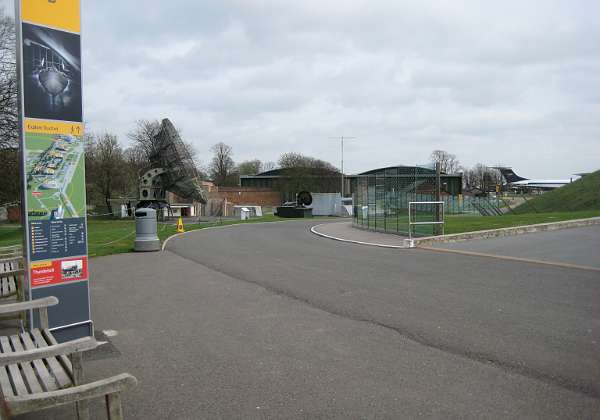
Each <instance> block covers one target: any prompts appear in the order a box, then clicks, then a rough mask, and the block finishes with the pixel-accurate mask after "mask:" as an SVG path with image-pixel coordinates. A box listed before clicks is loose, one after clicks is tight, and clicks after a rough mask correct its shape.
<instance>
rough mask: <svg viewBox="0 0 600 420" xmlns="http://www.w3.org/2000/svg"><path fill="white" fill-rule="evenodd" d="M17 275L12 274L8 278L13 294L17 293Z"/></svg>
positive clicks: (9, 289) (9, 287)
mask: <svg viewBox="0 0 600 420" xmlns="http://www.w3.org/2000/svg"><path fill="white" fill-rule="evenodd" d="M17 281H18V280H17V277H16V276H10V277H9V278H8V293H9V294H11V295H14V294H15V293H17Z"/></svg>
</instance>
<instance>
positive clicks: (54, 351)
mask: <svg viewBox="0 0 600 420" xmlns="http://www.w3.org/2000/svg"><path fill="white" fill-rule="evenodd" d="M98 346H99V343H98V342H97V341H96V340H95V339H94V338H92V337H84V338H78V339H76V340H71V341H67V342H65V343H60V344H54V345H51V346H48V347H38V348H35V349H31V350H23V351H17V352H14V353H0V366H6V365H12V364H15V363H25V362H32V361H34V360H39V359H46V358H48V357H54V356H61V355H66V354H71V353H78V352H82V351H87V350H93V349H95V348H96V347H98Z"/></svg>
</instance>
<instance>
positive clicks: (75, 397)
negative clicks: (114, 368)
mask: <svg viewBox="0 0 600 420" xmlns="http://www.w3.org/2000/svg"><path fill="white" fill-rule="evenodd" d="M136 385H137V379H136V378H135V377H134V376H132V375H130V374H128V373H122V374H120V375H115V376H112V377H110V378H107V379H102V380H100V381H95V382H90V383H89V384H85V385H78V386H74V387H71V388H66V389H60V390H58V391H50V392H41V393H39V394H31V395H24V396H18V397H5V401H6V402H7V403H8V409H9V410H10V413H11V414H13V415H17V414H23V413H29V412H32V411H38V410H43V409H45V408H50V407H56V406H59V405H64V404H72V403H74V402H78V401H83V400H90V399H92V398H98V397H103V396H105V395H109V394H115V393H120V392H122V391H126V390H128V389H130V388H133V387H134V386H136Z"/></svg>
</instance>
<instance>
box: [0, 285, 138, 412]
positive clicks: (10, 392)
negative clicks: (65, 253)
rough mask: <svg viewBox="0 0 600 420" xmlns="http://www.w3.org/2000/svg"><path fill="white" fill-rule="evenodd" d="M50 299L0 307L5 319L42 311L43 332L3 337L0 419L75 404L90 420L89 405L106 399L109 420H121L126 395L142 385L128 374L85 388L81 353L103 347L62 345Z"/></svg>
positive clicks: (86, 342) (87, 342)
mask: <svg viewBox="0 0 600 420" xmlns="http://www.w3.org/2000/svg"><path fill="white" fill-rule="evenodd" d="M57 303H58V299H57V298H55V297H53V296H51V297H47V298H43V299H37V300H33V301H28V302H20V303H11V304H6V305H0V314H1V315H6V314H10V313H15V312H21V311H26V310H34V309H37V310H38V311H39V319H40V328H39V329H37V328H36V329H32V330H29V331H24V332H21V333H20V334H14V335H10V336H0V398H1V399H2V402H1V407H2V408H1V409H2V412H1V413H0V418H3V419H10V418H11V417H12V416H14V415H17V414H23V413H28V412H33V411H39V410H43V409H46V408H51V407H57V406H60V405H65V404H72V403H75V404H76V411H77V416H78V419H79V420H86V419H89V407H88V402H89V400H90V399H92V398H99V397H104V398H105V400H106V407H107V416H108V419H110V420H122V419H123V412H122V407H121V392H122V391H124V390H126V389H129V388H132V387H133V386H135V385H136V384H137V380H136V379H135V378H134V377H133V376H131V375H129V374H121V375H116V376H113V377H111V378H108V379H104V380H100V381H95V382H91V383H88V384H83V369H82V353H81V352H83V351H86V350H92V349H94V348H96V347H97V346H98V345H99V344H98V342H97V341H96V340H95V339H94V338H92V337H85V338H81V339H77V340H72V341H69V342H66V343H60V344H59V343H58V342H57V341H56V339H55V338H54V337H53V336H52V333H51V332H50V331H49V329H48V311H47V307H48V306H52V305H56V304H57Z"/></svg>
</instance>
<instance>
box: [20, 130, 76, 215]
mask: <svg viewBox="0 0 600 420" xmlns="http://www.w3.org/2000/svg"><path fill="white" fill-rule="evenodd" d="M25 149H26V151H27V162H26V173H27V212H28V215H29V220H49V219H65V218H71V217H85V209H86V206H85V174H84V165H85V159H84V145H83V139H82V137H81V136H71V135H57V134H33V133H26V134H25Z"/></svg>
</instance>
